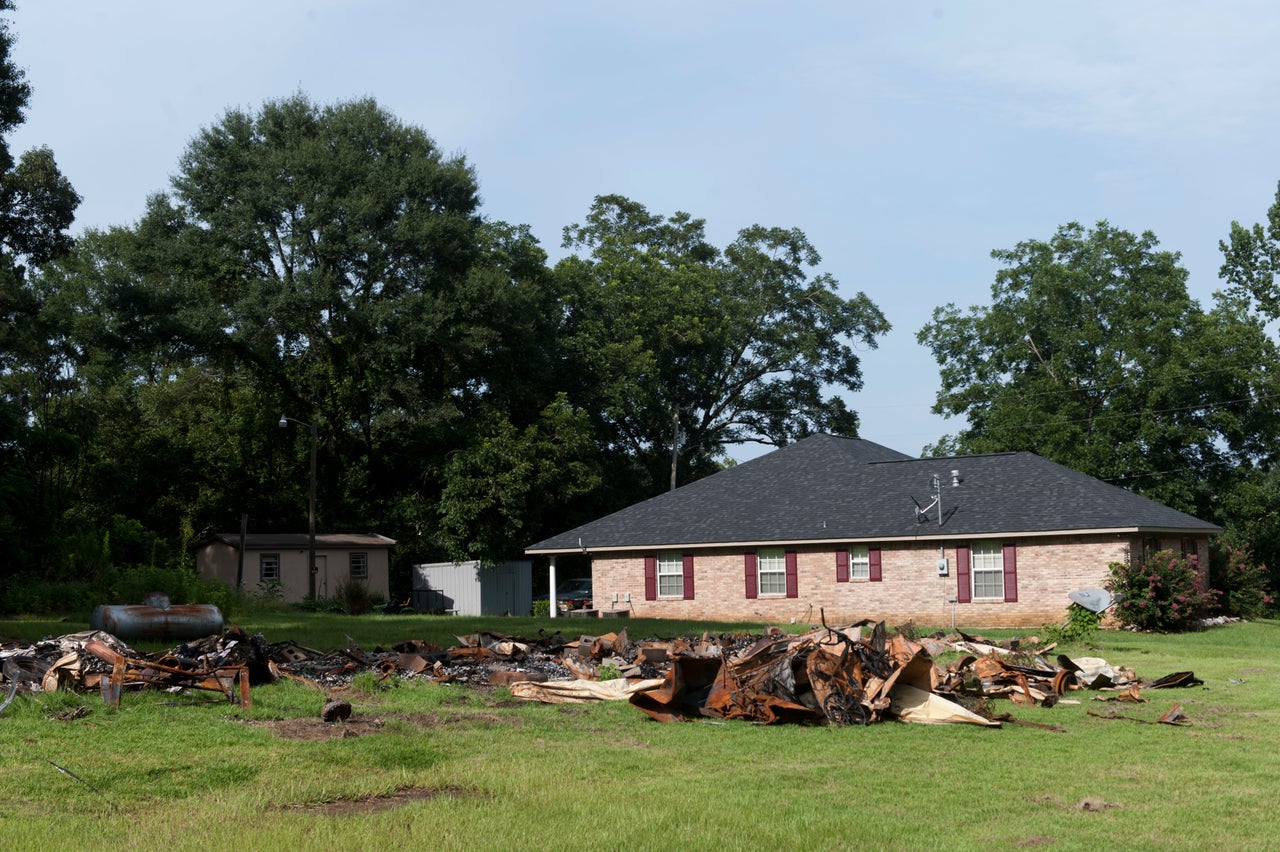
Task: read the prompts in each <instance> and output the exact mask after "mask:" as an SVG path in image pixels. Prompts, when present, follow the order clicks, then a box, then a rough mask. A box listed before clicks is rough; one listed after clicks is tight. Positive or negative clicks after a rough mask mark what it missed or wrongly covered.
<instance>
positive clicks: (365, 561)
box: [349, 553, 369, 580]
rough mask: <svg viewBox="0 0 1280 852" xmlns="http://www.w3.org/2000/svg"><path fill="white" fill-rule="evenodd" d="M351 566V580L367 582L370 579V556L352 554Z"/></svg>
mask: <svg viewBox="0 0 1280 852" xmlns="http://www.w3.org/2000/svg"><path fill="white" fill-rule="evenodd" d="M349 564H350V566H351V579H353V580H367V579H369V554H367V553H352V554H351V558H350V560H349Z"/></svg>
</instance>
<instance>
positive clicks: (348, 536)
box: [195, 533, 396, 550]
mask: <svg viewBox="0 0 1280 852" xmlns="http://www.w3.org/2000/svg"><path fill="white" fill-rule="evenodd" d="M211 541H220V542H222V543H223V544H229V545H231V546H232V547H235V548H238V547H240V533H214V534H213V535H211V536H209V537H208V538H205V539H202V540H201V541H198V542H196V543H195V546H197V547H200V546H203V545H205V544H208V543H210V542H211ZM307 541H308V539H307V534H306V533H249V534H248V535H247V536H245V547H246V548H247V549H249V550H262V549H264V548H280V549H282V550H305V549H306V548H307ZM395 543H396V542H395V539H390V538H387V537H386V536H385V535H378V534H377V533H318V534H317V535H316V547H318V548H320V547H328V548H353V547H391V546H393V545H394V544H395Z"/></svg>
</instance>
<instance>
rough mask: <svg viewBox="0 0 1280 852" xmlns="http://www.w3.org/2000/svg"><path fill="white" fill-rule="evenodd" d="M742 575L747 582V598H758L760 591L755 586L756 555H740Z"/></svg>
mask: <svg viewBox="0 0 1280 852" xmlns="http://www.w3.org/2000/svg"><path fill="white" fill-rule="evenodd" d="M742 573H743V575H744V576H745V578H746V582H747V597H748V598H755V597H758V596H759V594H760V589H759V586H757V585H756V555H755V554H754V553H744V554H743V555H742Z"/></svg>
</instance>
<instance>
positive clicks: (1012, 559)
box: [1004, 544, 1018, 603]
mask: <svg viewBox="0 0 1280 852" xmlns="http://www.w3.org/2000/svg"><path fill="white" fill-rule="evenodd" d="M1004 602H1005V603H1017V602H1018V547H1017V545H1014V544H1006V545H1005V546H1004Z"/></svg>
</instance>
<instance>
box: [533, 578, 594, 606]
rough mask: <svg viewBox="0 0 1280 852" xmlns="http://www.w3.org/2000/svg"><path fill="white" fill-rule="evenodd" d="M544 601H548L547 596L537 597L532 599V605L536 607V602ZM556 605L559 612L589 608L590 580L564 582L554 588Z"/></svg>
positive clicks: (581, 579)
mask: <svg viewBox="0 0 1280 852" xmlns="http://www.w3.org/2000/svg"><path fill="white" fill-rule="evenodd" d="M545 600H549V597H548V596H547V595H538V597H536V598H534V599H533V604H534V606H535V607H537V605H538V601H545ZM556 603H557V604H559V605H560V611H561V612H563V611H565V610H568V609H586V608H587V607H589V606H591V578H590V577H583V578H580V579H577V580H565V581H564V582H563V583H561V584H560V585H559V586H557V587H556Z"/></svg>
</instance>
